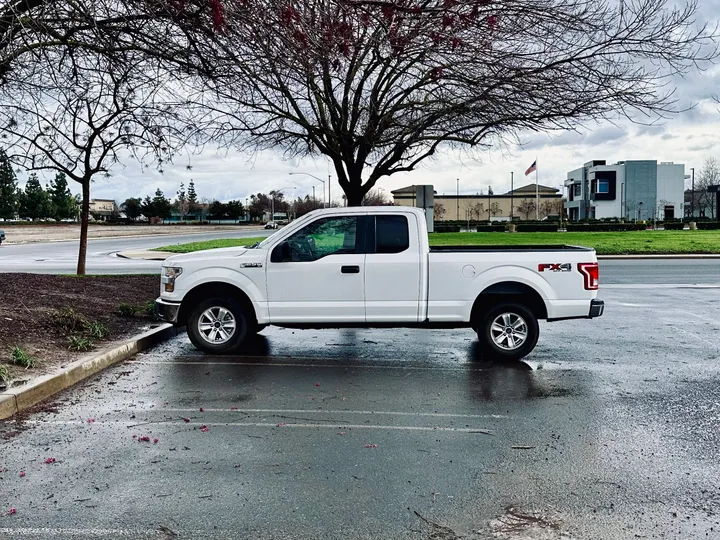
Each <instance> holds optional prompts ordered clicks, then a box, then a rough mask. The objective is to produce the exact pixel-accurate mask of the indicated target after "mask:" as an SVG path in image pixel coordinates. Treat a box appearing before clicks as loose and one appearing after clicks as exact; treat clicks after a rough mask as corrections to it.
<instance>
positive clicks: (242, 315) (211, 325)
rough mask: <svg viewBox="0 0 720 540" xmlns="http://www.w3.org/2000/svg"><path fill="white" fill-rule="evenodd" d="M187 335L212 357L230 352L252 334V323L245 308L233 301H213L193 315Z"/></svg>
mask: <svg viewBox="0 0 720 540" xmlns="http://www.w3.org/2000/svg"><path fill="white" fill-rule="evenodd" d="M186 326H187V333H188V337H189V338H190V341H192V344H193V345H195V347H197V348H198V349H200V350H201V351H203V352H206V353H210V354H224V353H230V352H233V351H234V350H236V349H237V348H238V347H240V346H241V345H242V344H243V342H244V341H245V339H246V338H247V336H248V334H249V328H250V324H249V322H248V315H247V313H246V311H245V309H244V308H243V306H242V305H241V304H240V303H239V302H237V301H236V300H233V299H232V298H210V299H208V300H204V301H203V302H200V303H199V304H198V305H197V306H195V308H194V309H193V310H192V313H190V317H189V318H188V321H187V325H186Z"/></svg>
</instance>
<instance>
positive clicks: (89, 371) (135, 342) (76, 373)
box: [0, 324, 177, 420]
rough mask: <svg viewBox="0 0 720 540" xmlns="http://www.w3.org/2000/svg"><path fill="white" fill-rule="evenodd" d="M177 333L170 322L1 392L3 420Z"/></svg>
mask: <svg viewBox="0 0 720 540" xmlns="http://www.w3.org/2000/svg"><path fill="white" fill-rule="evenodd" d="M176 334H177V329H176V328H175V327H174V326H172V325H171V324H162V325H160V326H159V327H158V328H153V329H152V330H150V331H148V332H145V333H143V334H139V335H137V336H134V337H133V338H131V339H130V340H128V341H126V342H125V343H123V344H122V345H119V346H117V347H115V348H113V349H110V350H107V351H105V352H102V353H100V354H96V355H94V356H86V357H84V358H80V359H79V360H76V361H75V362H73V363H71V364H69V365H68V366H66V367H64V368H62V369H61V370H59V371H57V372H56V373H51V374H49V375H42V376H40V377H37V378H36V379H33V380H32V381H30V382H29V383H28V384H25V385H23V386H18V387H16V388H11V389H8V390H5V391H3V392H2V393H0V420H3V419H5V418H9V417H10V416H12V415H14V414H16V413H18V412H20V411H23V410H25V409H27V408H29V407H32V406H33V405H36V404H38V403H40V402H41V401H44V400H46V399H47V398H49V397H50V396H52V395H54V394H57V393H58V392H60V391H62V390H65V389H67V388H70V387H71V386H73V385H75V384H77V383H79V382H80V381H83V380H85V379H87V378H88V377H92V376H93V375H95V374H96V373H98V372H100V371H102V370H103V369H105V368H108V367H110V366H112V365H113V364H117V363H118V362H122V361H123V360H126V359H127V358H129V357H131V356H132V355H134V354H137V353H139V352H142V351H144V350H147V349H149V348H150V347H152V346H154V345H157V344H158V343H161V342H162V341H165V340H166V339H169V338H171V337H173V336H175V335H176Z"/></svg>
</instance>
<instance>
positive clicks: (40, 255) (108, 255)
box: [0, 230, 274, 274]
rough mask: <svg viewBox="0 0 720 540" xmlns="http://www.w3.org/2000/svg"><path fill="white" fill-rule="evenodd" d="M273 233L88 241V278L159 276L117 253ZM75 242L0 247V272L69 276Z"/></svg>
mask: <svg viewBox="0 0 720 540" xmlns="http://www.w3.org/2000/svg"><path fill="white" fill-rule="evenodd" d="M271 232H274V231H264V230H253V231H243V230H240V231H226V232H212V233H191V234H178V235H163V236H152V237H148V236H142V237H133V238H104V239H97V240H89V241H88V251H87V273H88V274H150V273H159V272H160V264H161V263H160V262H159V261H142V260H128V259H122V258H119V257H117V255H116V253H118V252H119V251H126V250H135V249H150V248H156V247H161V246H167V245H169V244H182V243H187V242H201V241H204V240H214V239H216V238H250V237H255V236H267V235H268V234H269V233H271ZM77 252H78V241H77V240H72V241H66V242H51V243H47V244H39V243H38V244H21V245H16V246H13V245H2V246H0V272H31V273H38V274H72V273H74V272H75V269H76V267H77V255H78V253H77Z"/></svg>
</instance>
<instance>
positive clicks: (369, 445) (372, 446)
mask: <svg viewBox="0 0 720 540" xmlns="http://www.w3.org/2000/svg"><path fill="white" fill-rule="evenodd" d="M377 447H378V445H377V444H366V445H365V448H377Z"/></svg>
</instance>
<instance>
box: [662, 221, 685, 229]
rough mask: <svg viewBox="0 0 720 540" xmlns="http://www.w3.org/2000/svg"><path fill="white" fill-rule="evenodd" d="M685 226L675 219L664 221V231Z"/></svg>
mask: <svg viewBox="0 0 720 540" xmlns="http://www.w3.org/2000/svg"><path fill="white" fill-rule="evenodd" d="M684 228H685V224H684V223H680V222H675V221H666V222H665V230H666V231H682V230H683V229H684Z"/></svg>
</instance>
